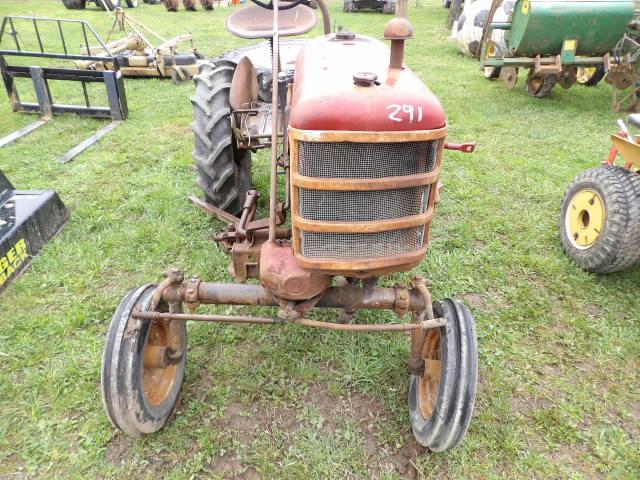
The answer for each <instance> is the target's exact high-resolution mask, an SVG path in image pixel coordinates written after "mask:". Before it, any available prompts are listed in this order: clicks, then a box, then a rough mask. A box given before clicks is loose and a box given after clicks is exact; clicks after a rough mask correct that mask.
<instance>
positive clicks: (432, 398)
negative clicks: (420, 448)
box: [418, 329, 442, 420]
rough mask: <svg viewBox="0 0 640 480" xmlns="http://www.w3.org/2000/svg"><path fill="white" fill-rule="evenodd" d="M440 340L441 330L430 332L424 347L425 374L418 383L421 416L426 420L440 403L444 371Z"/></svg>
mask: <svg viewBox="0 0 640 480" xmlns="http://www.w3.org/2000/svg"><path fill="white" fill-rule="evenodd" d="M440 340H441V335H440V329H434V330H429V331H428V332H427V335H426V336H425V339H424V345H423V347H422V359H423V360H424V373H423V374H422V376H421V377H420V379H419V381H418V403H419V408H420V414H421V415H422V417H423V418H424V419H425V420H428V419H429V418H431V416H432V415H433V411H434V410H435V407H436V402H437V401H438V392H439V390H440V372H441V371H442V358H441V352H440Z"/></svg>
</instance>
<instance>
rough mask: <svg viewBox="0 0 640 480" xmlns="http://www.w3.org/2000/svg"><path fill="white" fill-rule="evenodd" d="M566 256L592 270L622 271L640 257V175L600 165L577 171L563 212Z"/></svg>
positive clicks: (595, 271) (561, 232)
mask: <svg viewBox="0 0 640 480" xmlns="http://www.w3.org/2000/svg"><path fill="white" fill-rule="evenodd" d="M559 228H560V239H561V241H562V246H563V247H564V250H565V252H567V255H569V257H571V259H572V260H573V261H574V262H576V263H577V264H578V266H580V267H581V268H582V269H584V270H586V271H588V272H593V273H612V272H618V271H620V270H624V269H625V268H628V267H630V266H631V265H633V264H634V263H637V262H638V260H640V175H638V174H637V173H634V172H631V171H629V170H627V169H626V168H621V167H615V166H601V167H596V168H592V169H590V170H587V171H586V172H583V173H581V174H579V175H578V176H577V177H576V178H574V180H573V181H572V182H571V184H570V185H569V188H567V192H566V193H565V196H564V199H563V200H562V207H561V210H560V221H559Z"/></svg>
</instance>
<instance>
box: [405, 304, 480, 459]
mask: <svg viewBox="0 0 640 480" xmlns="http://www.w3.org/2000/svg"><path fill="white" fill-rule="evenodd" d="M433 311H434V314H435V316H436V317H441V318H445V319H446V320H447V324H446V325H445V326H443V327H440V328H437V329H432V330H428V331H427V334H426V336H425V340H424V345H423V348H422V359H423V360H424V372H423V373H422V375H420V376H418V375H411V383H410V385H409V415H410V417H411V426H412V428H413V434H414V435H415V437H416V440H417V441H418V443H419V444H421V445H423V446H425V447H427V448H428V449H429V450H431V451H433V452H442V451H444V450H449V449H452V448H454V447H456V446H457V445H458V444H459V443H460V442H461V441H462V439H463V438H464V436H465V434H466V433H467V429H468V428H469V424H470V423H471V417H472V416H473V406H474V403H475V398H476V385H477V382H478V344H477V339H476V328H475V320H474V318H473V316H472V315H471V312H469V310H468V309H467V307H466V306H465V305H464V304H463V303H461V302H458V301H456V300H450V299H447V300H444V301H441V302H435V303H434V304H433Z"/></svg>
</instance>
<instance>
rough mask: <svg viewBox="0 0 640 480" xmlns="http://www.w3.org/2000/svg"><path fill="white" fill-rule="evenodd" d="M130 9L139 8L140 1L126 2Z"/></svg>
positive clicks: (128, 0) (126, 0)
mask: <svg viewBox="0 0 640 480" xmlns="http://www.w3.org/2000/svg"><path fill="white" fill-rule="evenodd" d="M124 1H125V3H126V4H127V7H129V8H136V7H137V6H138V0H124Z"/></svg>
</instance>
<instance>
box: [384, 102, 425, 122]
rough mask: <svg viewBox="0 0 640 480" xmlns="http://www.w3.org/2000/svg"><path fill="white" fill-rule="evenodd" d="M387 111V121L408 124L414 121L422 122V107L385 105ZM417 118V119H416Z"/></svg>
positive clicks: (395, 104)
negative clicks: (388, 111)
mask: <svg viewBox="0 0 640 480" xmlns="http://www.w3.org/2000/svg"><path fill="white" fill-rule="evenodd" d="M387 110H391V112H390V113H389V120H393V121H394V122H407V121H408V122H409V123H413V121H414V120H416V121H418V122H421V121H422V107H418V108H416V107H414V106H413V105H399V104H397V103H392V104H391V105H387ZM416 116H417V119H416Z"/></svg>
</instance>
